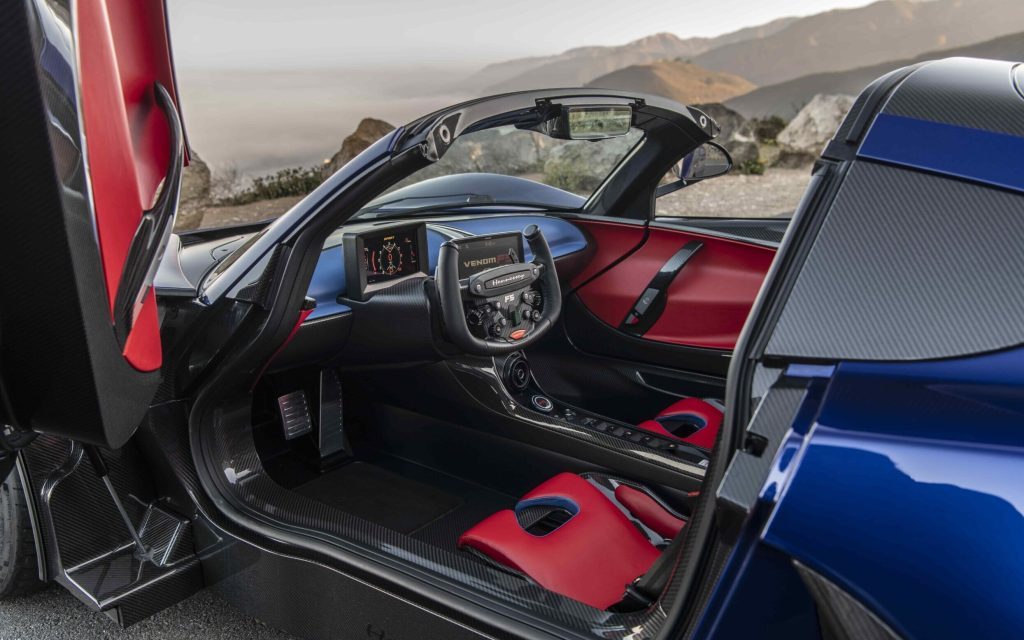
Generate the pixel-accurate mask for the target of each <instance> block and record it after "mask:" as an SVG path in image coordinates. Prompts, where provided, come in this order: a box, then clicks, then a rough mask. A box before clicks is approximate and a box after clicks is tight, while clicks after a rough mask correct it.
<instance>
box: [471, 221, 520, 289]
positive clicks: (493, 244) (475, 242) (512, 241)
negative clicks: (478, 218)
mask: <svg viewBox="0 0 1024 640" xmlns="http://www.w3.org/2000/svg"><path fill="white" fill-rule="evenodd" d="M523 256H524V253H523V234H521V233H519V232H518V231H516V232H513V233H503V234H500V235H494V236H483V237H478V238H467V239H465V240H459V279H460V280H461V279H463V278H468V277H470V276H472V275H476V274H478V273H480V272H481V271H486V270H488V269H493V268H494V267H504V266H506V265H510V264H518V263H520V262H522V261H523Z"/></svg>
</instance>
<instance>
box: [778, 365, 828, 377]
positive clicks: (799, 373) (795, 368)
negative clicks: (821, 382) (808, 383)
mask: <svg viewBox="0 0 1024 640" xmlns="http://www.w3.org/2000/svg"><path fill="white" fill-rule="evenodd" d="M835 370H836V368H835V365H831V364H791V365H789V366H788V367H786V375H787V376H789V377H790V378H831V377H832V374H833V373H835Z"/></svg>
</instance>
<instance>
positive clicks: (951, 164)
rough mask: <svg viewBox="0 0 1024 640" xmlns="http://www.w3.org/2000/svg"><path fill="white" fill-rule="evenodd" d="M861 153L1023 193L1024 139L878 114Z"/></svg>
mask: <svg viewBox="0 0 1024 640" xmlns="http://www.w3.org/2000/svg"><path fill="white" fill-rule="evenodd" d="M857 155H858V156H859V157H861V158H867V159H870V160H877V161H880V162H887V163H890V164H897V165H900V166H904V167H908V168H911V169H919V170H921V171H929V172H932V173H940V174H943V175H947V176H953V177H955V178H960V179H963V180H970V181H973V182H980V183H982V184H988V185H992V186H996V187H1003V188H1005V189H1012V190H1014V191H1021V192H1024V171H1021V168H1020V165H1019V164H1017V163H1012V162H1007V161H1006V159H1007V158H1024V138H1021V137H1018V136H1013V135H1009V134H1005V133H996V132H994V131H982V130H980V129H971V128H969V127H961V126H956V125H951V124H944V123H941V122H932V121H930V120H918V119H916V118H907V117H905V116H895V115H891V114H886V113H882V114H879V115H878V116H877V117H876V118H875V121H874V123H872V125H871V129H869V130H868V134H867V137H865V139H864V143H863V144H862V145H861V147H860V150H859V151H858V153H857Z"/></svg>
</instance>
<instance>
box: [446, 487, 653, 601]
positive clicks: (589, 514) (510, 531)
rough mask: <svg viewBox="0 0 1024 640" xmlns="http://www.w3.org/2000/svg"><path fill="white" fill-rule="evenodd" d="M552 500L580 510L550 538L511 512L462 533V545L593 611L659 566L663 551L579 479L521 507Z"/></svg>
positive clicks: (537, 494)
mask: <svg viewBox="0 0 1024 640" xmlns="http://www.w3.org/2000/svg"><path fill="white" fill-rule="evenodd" d="M548 497H550V498H562V499H568V500H570V501H571V502H573V503H575V505H576V506H578V507H579V511H578V513H577V514H576V515H574V516H573V517H572V518H571V519H570V520H569V521H568V522H566V523H565V524H563V525H562V526H561V527H559V528H558V529H556V530H554V531H552V532H551V533H549V534H547V535H545V536H535V535H533V534H530V533H527V532H526V531H524V530H523V528H522V527H521V526H520V525H519V522H518V521H517V520H516V514H515V512H514V511H512V510H511V509H506V510H505V511H500V512H498V513H496V514H494V515H493V516H491V517H489V518H487V519H486V520H484V521H483V522H481V523H479V524H478V525H476V526H475V527H473V528H472V529H470V530H469V531H467V532H466V533H464V534H462V537H461V538H459V546H460V547H471V548H473V549H475V550H477V551H479V552H480V553H483V554H484V555H486V556H488V557H489V558H491V559H493V560H495V561H496V562H499V563H501V564H503V565H505V566H508V567H511V568H513V569H516V570H518V571H520V572H522V573H524V574H526V575H527V576H529V577H530V578H532V579H533V580H534V581H536V582H537V583H538V584H540V585H541V586H543V587H545V588H547V589H550V590H551V591H555V592H557V593H561V594H562V595H565V596H567V597H569V598H572V599H574V600H579V601H580V602H583V603H586V604H588V605H590V606H592V607H597V608H598V609H607V608H608V607H610V606H611V605H613V604H616V603H618V602H619V601H620V600H621V599H622V595H623V592H624V591H625V589H626V585H627V584H629V583H630V582H632V581H633V580H635V579H636V578H637V577H638V576H640V575H642V574H643V573H646V572H647V570H648V569H649V568H650V567H651V565H652V564H654V561H655V560H656V559H657V557H658V555H659V551H658V549H657V548H656V547H655V546H654V545H653V544H651V543H650V541H648V540H647V538H645V537H644V536H643V535H642V534H641V533H640V531H638V530H637V528H636V527H635V526H633V524H632V523H631V522H630V521H629V519H628V518H626V516H625V514H623V513H622V511H620V510H619V508H618V507H616V506H615V505H614V504H613V503H612V502H611V501H610V500H609V499H608V498H607V497H605V496H604V494H602V493H601V492H600V491H599V490H598V489H597V488H596V487H594V486H593V485H592V484H590V483H589V482H587V481H586V480H584V479H583V478H581V477H579V476H577V475H575V474H572V473H562V474H559V475H557V476H555V477H554V478H552V479H550V480H548V481H547V482H545V483H544V484H542V485H540V486H539V487H537V488H536V489H534V490H533V491H531V492H530V493H528V494H526V495H525V496H523V500H522V502H526V501H528V500H535V499H538V498H548ZM522 502H521V503H522ZM521 503H520V504H521Z"/></svg>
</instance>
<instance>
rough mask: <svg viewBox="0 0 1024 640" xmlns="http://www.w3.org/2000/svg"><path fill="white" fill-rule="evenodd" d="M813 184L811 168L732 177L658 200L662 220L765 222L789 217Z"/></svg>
mask: <svg viewBox="0 0 1024 640" xmlns="http://www.w3.org/2000/svg"><path fill="white" fill-rule="evenodd" d="M810 180H811V168H810V167H807V168H804V169H768V170H767V171H765V172H764V175H760V176H754V175H743V174H739V173H731V174H729V175H726V176H722V177H720V178H712V179H711V180H706V181H704V182H701V183H699V184H695V185H691V186H689V187H687V188H686V189H682V190H680V191H676V192H675V193H671V194H669V195H667V196H664V197H662V198H659V199H658V209H657V212H658V215H659V216H702V217H714V218H732V217H735V218H764V217H774V216H778V215H786V216H788V215H790V214H792V213H793V211H794V210H795V209H796V205H797V203H799V202H800V197H801V196H803V195H804V191H805V190H806V189H807V183H808V182H810Z"/></svg>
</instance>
